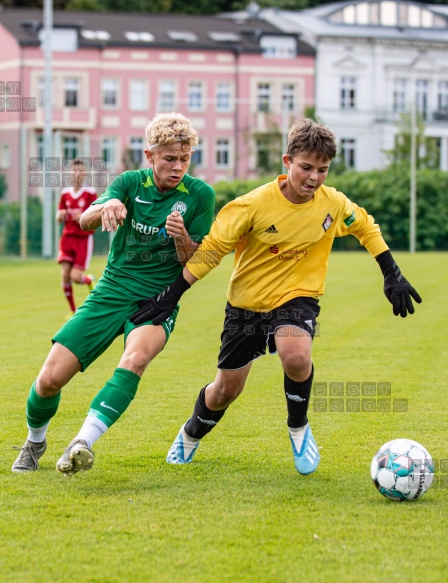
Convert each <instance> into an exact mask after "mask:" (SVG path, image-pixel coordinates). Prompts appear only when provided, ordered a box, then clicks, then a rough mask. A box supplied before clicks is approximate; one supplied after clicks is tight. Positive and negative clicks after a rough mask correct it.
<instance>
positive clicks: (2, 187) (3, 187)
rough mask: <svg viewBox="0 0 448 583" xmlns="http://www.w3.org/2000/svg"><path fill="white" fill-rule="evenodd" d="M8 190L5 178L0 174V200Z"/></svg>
mask: <svg viewBox="0 0 448 583" xmlns="http://www.w3.org/2000/svg"><path fill="white" fill-rule="evenodd" d="M7 190H8V183H7V182H6V178H5V177H4V176H3V174H0V200H2V199H3V198H4V197H5V194H6V192H7Z"/></svg>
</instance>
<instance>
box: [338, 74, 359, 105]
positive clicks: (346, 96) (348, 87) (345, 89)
mask: <svg viewBox="0 0 448 583" xmlns="http://www.w3.org/2000/svg"><path fill="white" fill-rule="evenodd" d="M355 106H356V78H355V77H341V109H355Z"/></svg>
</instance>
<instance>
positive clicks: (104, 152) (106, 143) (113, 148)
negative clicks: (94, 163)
mask: <svg viewBox="0 0 448 583" xmlns="http://www.w3.org/2000/svg"><path fill="white" fill-rule="evenodd" d="M101 158H102V159H103V160H104V161H105V162H106V167H107V169H108V170H114V169H115V167H116V164H117V140H116V138H115V137H106V138H103V139H102V140H101Z"/></svg>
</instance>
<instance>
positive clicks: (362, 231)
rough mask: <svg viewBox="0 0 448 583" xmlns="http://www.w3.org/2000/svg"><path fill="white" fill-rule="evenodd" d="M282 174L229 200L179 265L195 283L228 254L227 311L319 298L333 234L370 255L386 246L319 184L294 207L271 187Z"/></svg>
mask: <svg viewBox="0 0 448 583" xmlns="http://www.w3.org/2000/svg"><path fill="white" fill-rule="evenodd" d="M283 180H286V175H281V176H279V177H278V178H277V179H276V180H274V181H273V182H270V183H268V184H265V185H263V186H261V187H259V188H257V189H255V190H253V191H252V192H249V193H248V194H245V195H244V196H241V197H239V198H236V199H235V200H233V201H231V202H229V203H228V204H227V205H226V206H225V207H224V208H222V209H221V211H220V212H219V213H218V215H217V217H216V219H215V221H214V223H213V225H212V227H211V229H210V233H209V234H208V235H206V236H205V237H204V239H203V240H202V243H201V246H200V247H199V249H198V250H197V251H196V253H195V254H194V255H193V256H192V258H191V259H190V260H189V261H188V263H187V268H188V270H189V271H190V272H191V273H192V274H193V275H194V277H196V278H197V279H202V278H203V277H204V276H205V275H206V274H207V273H208V272H209V271H211V270H212V269H213V268H214V267H216V266H217V265H218V264H219V263H220V261H221V259H222V258H223V257H224V256H225V255H227V254H228V253H230V252H231V251H233V250H235V262H234V269H233V273H232V276H231V278H230V283H229V288H228V291H227V299H228V301H229V302H230V303H231V304H232V306H235V307H238V308H243V309H247V310H253V311H256V312H267V311H269V310H271V309H273V308H277V307H278V306H281V305H282V304H284V303H285V302H287V301H289V300H291V299H293V298H296V297H299V296H308V297H314V298H319V297H320V296H322V294H323V293H324V289H325V277H326V274H327V268H328V259H329V255H330V251H331V247H332V245H333V241H334V238H335V237H344V236H345V235H354V236H355V237H356V238H357V239H358V240H359V242H360V244H361V245H363V246H364V247H365V248H366V249H367V250H368V251H369V253H370V254H371V255H372V256H373V257H376V256H377V255H379V254H380V253H382V252H383V251H387V249H388V246H387V244H386V242H385V241H384V239H383V237H382V235H381V231H380V228H379V226H378V225H377V224H376V223H375V221H374V219H373V217H372V216H370V215H369V214H367V212H366V211H365V210H364V209H363V208H361V207H359V206H358V205H356V204H355V203H353V202H351V201H350V200H349V199H348V198H347V197H346V196H345V195H344V194H343V193H342V192H338V191H337V190H336V189H334V188H331V187H328V186H325V185H322V186H320V188H318V189H317V190H316V192H315V193H314V196H313V198H312V199H311V200H310V201H308V202H306V203H302V204H294V203H292V202H290V201H289V200H288V199H287V198H285V196H284V195H283V193H282V191H281V190H280V186H279V183H280V182H282V181H283Z"/></svg>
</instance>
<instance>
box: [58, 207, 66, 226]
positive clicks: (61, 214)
mask: <svg viewBox="0 0 448 583" xmlns="http://www.w3.org/2000/svg"><path fill="white" fill-rule="evenodd" d="M66 218H67V211H66V210H65V209H58V210H57V211H56V220H57V221H58V223H65V219H66Z"/></svg>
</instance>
